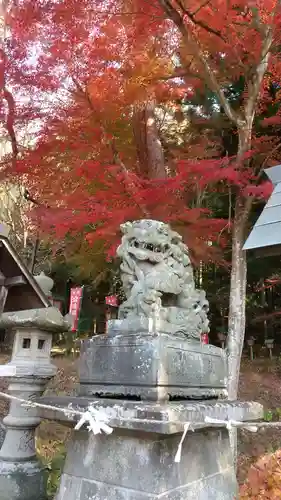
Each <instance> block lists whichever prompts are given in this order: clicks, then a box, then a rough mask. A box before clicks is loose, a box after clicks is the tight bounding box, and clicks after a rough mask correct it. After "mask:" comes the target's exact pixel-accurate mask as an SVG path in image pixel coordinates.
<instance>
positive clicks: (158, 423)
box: [40, 397, 263, 500]
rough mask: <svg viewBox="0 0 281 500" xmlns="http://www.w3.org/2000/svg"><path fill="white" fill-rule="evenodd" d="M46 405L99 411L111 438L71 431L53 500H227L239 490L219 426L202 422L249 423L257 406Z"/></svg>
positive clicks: (50, 414) (86, 401)
mask: <svg viewBox="0 0 281 500" xmlns="http://www.w3.org/2000/svg"><path fill="white" fill-rule="evenodd" d="M40 402H43V403H45V404H51V405H57V406H63V407H68V406H69V405H72V407H73V408H77V409H79V410H81V411H82V410H84V409H86V408H88V406H89V405H93V406H94V407H95V408H96V409H99V408H100V409H102V410H103V411H104V412H105V413H106V414H107V415H108V417H109V420H110V422H109V423H110V425H111V426H112V427H113V428H114V430H113V433H112V434H111V435H109V436H108V435H97V436H94V435H92V434H89V432H88V431H86V430H83V429H81V430H79V431H74V433H73V436H72V439H71V441H70V443H69V446H68V453H67V458H66V463H65V467H64V471H63V475H62V479H61V485H60V488H59V491H58V493H57V496H56V500H105V499H107V500H152V499H153V500H160V499H161V500H218V499H220V500H233V499H234V498H235V495H236V491H237V484H236V477H235V470H234V467H233V458H232V452H231V449H230V444H229V436H228V431H227V430H226V428H225V427H219V426H218V425H210V424H205V423H204V419H205V417H206V416H209V417H212V418H216V419H220V420H225V419H233V420H242V421H247V420H255V419H259V418H261V417H262V415H263V410H262V406H261V405H259V404H257V403H238V402H229V401H220V402H216V401H212V402H205V403H202V402H200V403H199V402H198V403H197V402H192V403H191V402H188V401H184V402H180V403H179V402H169V403H167V404H165V403H164V404H159V403H156V404H155V403H152V402H150V403H144V402H133V401H118V400H104V399H100V400H99V399H93V398H80V397H77V398H74V397H43V398H40ZM40 412H41V417H42V418H48V419H52V420H57V421H58V420H59V421H61V422H62V423H65V424H67V425H70V426H73V425H74V423H75V422H76V419H75V418H73V417H72V418H68V417H67V416H65V415H63V414H61V413H58V412H55V411H53V410H40ZM185 422H192V426H193V429H194V430H193V431H192V430H190V431H188V433H187V435H186V438H185V440H184V443H183V447H182V457H181V461H180V462H179V463H176V462H175V461H174V458H175V455H176V452H177V448H178V444H179V442H180V439H181V436H182V432H183V425H184V423H185Z"/></svg>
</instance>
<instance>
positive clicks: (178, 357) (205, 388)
mask: <svg viewBox="0 0 281 500" xmlns="http://www.w3.org/2000/svg"><path fill="white" fill-rule="evenodd" d="M79 378H80V391H79V393H80V395H81V396H103V397H110V396H120V397H121V396H122V397H125V398H126V397H133V398H136V399H142V400H150V401H164V400H168V399H173V398H188V399H206V398H208V399H209V398H217V397H225V396H226V355H225V352H224V351H223V350H222V349H220V348H218V347H214V346H211V345H205V344H201V343H200V342H189V341H187V340H183V339H181V338H176V337H173V336H169V335H166V334H157V333H154V334H144V333H142V334H141V335H127V336H126V335H122V336H121V335H120V336H115V337H107V336H98V337H93V338H92V339H90V340H88V341H86V342H84V343H83V346H82V350H81V356H80V364H79Z"/></svg>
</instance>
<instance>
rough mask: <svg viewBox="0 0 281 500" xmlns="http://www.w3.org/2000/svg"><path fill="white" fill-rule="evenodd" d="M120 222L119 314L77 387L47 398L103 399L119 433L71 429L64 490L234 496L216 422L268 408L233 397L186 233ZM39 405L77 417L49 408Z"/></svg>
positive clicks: (222, 430)
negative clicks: (207, 339) (205, 339)
mask: <svg viewBox="0 0 281 500" xmlns="http://www.w3.org/2000/svg"><path fill="white" fill-rule="evenodd" d="M121 229H122V233H123V238H122V242H121V245H120V247H119V249H118V255H119V257H120V258H121V273H122V280H123V285H124V291H125V293H126V301H125V302H124V303H123V304H122V305H121V307H120V310H119V318H118V319H117V320H113V321H111V322H110V324H109V327H108V335H103V336H96V337H93V338H92V339H90V340H88V341H85V342H84V344H83V348H82V352H81V357H80V388H79V394H78V396H76V397H51V396H50V397H45V398H41V399H40V401H41V402H44V403H46V404H52V405H55V406H56V405H57V406H62V407H66V408H67V407H69V405H70V404H71V405H72V407H73V408H76V409H78V410H80V411H83V410H86V409H87V408H89V407H90V406H92V407H93V408H95V409H96V410H101V411H103V413H104V414H106V415H107V417H108V418H109V425H110V426H111V427H113V433H112V434H110V435H104V434H98V435H93V434H91V433H90V432H88V430H87V429H86V428H84V427H82V428H81V429H80V430H76V431H74V433H73V436H72V439H71V441H70V443H69V446H68V453H67V457H66V463H65V467H64V471H63V475H62V478H61V484H60V488H59V491H58V493H57V496H56V500H152V499H154V500H160V499H161V500H218V499H220V500H233V499H234V498H235V496H236V493H237V483H236V477H235V470H234V466H233V455H232V452H231V447H230V443H229V435H228V430H227V428H226V426H225V425H224V424H221V423H220V421H221V420H223V421H226V420H239V421H250V420H255V419H259V418H262V415H263V411H262V407H261V405H259V404H257V403H247V402H244V403H240V402H230V401H228V400H227V392H226V374H227V371H226V354H225V351H223V350H222V349H220V348H217V347H214V346H212V345H206V344H202V343H201V341H200V338H201V334H202V332H206V331H207V330H208V319H207V312H208V302H207V300H206V298H205V293H204V292H203V291H201V290H197V289H196V288H195V285H194V279H193V273H192V267H191V263H190V259H189V255H188V249H187V247H186V246H185V245H184V244H183V242H182V239H181V237H180V236H179V235H178V234H177V233H175V232H174V231H172V230H171V229H170V227H169V226H168V225H167V224H164V223H162V222H158V221H152V220H141V221H136V222H132V223H127V224H125V225H123V226H122V228H121ZM41 416H42V417H44V418H49V419H56V420H60V421H61V422H64V423H65V424H66V425H74V424H75V423H76V419H75V418H74V417H70V416H65V415H63V414H59V413H58V412H56V411H52V410H42V411H41ZM206 417H209V418H211V419H215V420H217V421H218V422H216V421H215V422H211V423H210V422H209V423H208V422H206V420H205V419H206ZM184 430H185V432H186V436H184V435H183V431H184ZM184 437H185V438H184ZM183 438H184V439H183ZM180 443H181V446H180V447H181V453H179V449H178V446H179V444H180ZM176 456H177V458H176V460H175V457H176Z"/></svg>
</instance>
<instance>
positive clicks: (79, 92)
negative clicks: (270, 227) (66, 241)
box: [2, 0, 280, 397]
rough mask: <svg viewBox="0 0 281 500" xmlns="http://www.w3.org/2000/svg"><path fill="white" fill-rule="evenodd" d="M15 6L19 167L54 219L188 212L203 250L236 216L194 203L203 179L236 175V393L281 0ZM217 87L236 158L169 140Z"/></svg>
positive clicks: (60, 223)
mask: <svg viewBox="0 0 281 500" xmlns="http://www.w3.org/2000/svg"><path fill="white" fill-rule="evenodd" d="M3 16H4V18H5V23H6V25H7V26H8V28H9V29H8V35H7V34H6V38H5V37H4V38H5V40H4V41H5V43H4V44H3V51H2V54H3V64H2V74H3V83H2V90H3V92H2V95H3V102H4V99H6V103H7V105H6V107H4V106H3V110H4V111H3V114H4V115H5V116H4V121H5V120H6V128H7V130H8V132H9V134H10V137H11V140H12V144H13V151H12V162H10V165H12V168H11V172H12V174H13V175H16V176H19V175H20V176H22V178H23V180H24V181H25V182H27V184H28V188H29V189H30V192H31V193H32V195H33V196H34V197H39V198H40V199H41V200H42V205H41V208H40V209H37V213H38V210H39V212H40V213H39V215H40V219H41V224H42V227H45V228H46V229H47V230H48V231H51V232H52V233H55V234H56V236H57V237H64V236H65V235H66V234H68V233H72V234H75V233H79V234H81V233H83V234H84V235H85V237H87V238H88V239H89V241H91V240H92V238H101V239H103V240H104V241H105V242H108V241H111V238H112V236H114V235H116V232H117V231H118V225H119V224H120V223H121V222H123V221H124V220H125V219H130V218H138V217H155V218H160V219H163V220H167V221H171V222H176V223H177V224H180V225H181V230H182V231H183V232H185V236H186V238H187V243H188V244H189V245H190V246H191V247H193V248H195V249H196V251H197V253H198V252H199V253H200V249H201V248H202V243H203V241H210V240H215V239H216V238H217V234H218V232H219V231H220V230H221V229H223V227H225V221H220V220H215V219H211V218H210V214H209V213H207V212H206V210H203V209H202V207H201V206H199V207H196V206H195V208H194V205H196V203H195V202H196V201H197V198H198V191H199V192H202V190H204V189H206V188H207V187H208V186H209V187H210V186H211V187H212V188H213V186H216V185H218V183H219V182H220V181H224V182H225V183H228V184H230V185H231V186H232V189H233V192H234V193H235V194H236V204H235V213H234V219H233V233H232V234H233V247H232V250H233V251H232V275H231V297H230V309H229V335H228V347H229V350H230V354H231V355H230V362H229V369H230V374H231V375H232V377H230V381H231V383H230V386H229V395H230V397H236V392H237V373H238V372H239V363H240V354H241V346H242V345H243V338H244V329H245V293H246V256H245V252H243V250H242V247H243V243H244V239H245V234H246V230H247V221H248V216H249V213H250V209H251V204H252V201H253V196H252V195H256V194H258V195H259V196H261V195H263V194H264V193H263V188H262V189H261V188H260V186H258V189H257V188H256V186H257V183H258V178H259V175H260V167H261V166H260V164H259V167H258V168H257V169H256V168H255V165H254V164H253V162H249V161H248V160H247V158H248V156H247V154H248V153H249V151H251V150H252V148H253V143H252V139H253V124H254V119H255V116H256V114H257V113H262V112H263V109H264V107H265V106H266V104H267V103H268V100H269V99H270V96H269V92H268V88H269V83H270V82H272V81H274V82H275V83H276V82H277V83H278V82H279V76H280V61H279V45H280V40H279V37H280V35H279V33H280V7H279V3H278V1H277V0H259V1H256V0H255V1H251V0H235V1H234V0H227V1H226V0H209V1H205V2H204V1H203V0H201V1H200V2H199V1H198V0H188V1H187V0H182V1H181V0H167V1H166V0H154V1H150V2H149V1H146V0H128V1H126V0H124V1H118V0H115V1H113V0H112V1H111V0H108V1H106V2H104V1H99V0H95V1H92V0H91V1H89V0H79V1H78V0H64V1H61V2H52V1H48V2H47V1H42V2H37V3H36V4H35V3H34V2H31V1H30V0H23V1H22V2H20V3H13V2H11V3H9V2H7V4H6V11H5V13H4V14H3ZM241 77H242V78H243V80H244V91H243V93H242V95H241V96H240V97H239V99H236V100H235V101H233V100H232V99H231V96H230V94H229V88H230V87H231V85H233V83H234V82H236V81H237V80H238V79H239V78H241ZM7 83H8V84H9V86H8V85H7ZM206 87H207V88H209V90H210V91H212V93H213V94H214V95H215V98H216V103H217V104H216V106H217V108H218V109H219V108H220V109H221V110H222V111H223V113H224V114H225V116H226V118H227V119H228V121H229V122H230V123H231V124H232V126H233V127H234V129H235V130H236V134H237V137H238V148H237V152H236V153H237V154H236V155H235V160H234V159H217V160H213V159H210V158H204V152H203V151H202V144H203V143H202V142H201V152H200V155H198V150H197V154H196V155H195V154H194V149H192V146H191V144H189V143H185V144H184V145H183V146H182V147H177V148H176V150H175V152H174V151H172V152H171V151H167V148H166V144H165V141H164V140H163V134H162V135H161V122H163V121H165V119H166V115H167V110H168V115H169V113H170V114H172V116H173V117H174V116H175V113H176V105H178V103H179V102H180V101H181V100H182V99H183V98H184V97H185V96H187V95H192V94H193V93H195V92H196V91H198V90H201V91H204V89H206ZM6 88H9V89H10V90H9V92H10V95H11V96H12V98H13V101H12V99H11V98H10V95H9V98H8V95H7V92H6V91H5V89H6ZM15 100H17V105H16V106H15ZM7 106H8V113H7ZM165 113H166V115H165ZM276 120H277V119H276V118H275V123H276ZM26 123H27V124H28V125H29V126H31V124H32V125H33V143H32V145H31V147H29V148H27V149H25V148H24V147H22V145H21V144H20V141H16V135H17V131H20V130H22V127H23V125H24V124H26ZM166 123H167V121H166ZM18 135H19V133H18ZM34 138H36V140H35V139H34ZM254 146H255V144H254ZM198 156H200V161H198ZM196 157H197V158H196ZM196 160H197V161H196ZM249 194H250V195H251V196H249ZM46 205H48V208H46ZM201 253H202V252H201ZM201 257H202V255H200V258H201Z"/></svg>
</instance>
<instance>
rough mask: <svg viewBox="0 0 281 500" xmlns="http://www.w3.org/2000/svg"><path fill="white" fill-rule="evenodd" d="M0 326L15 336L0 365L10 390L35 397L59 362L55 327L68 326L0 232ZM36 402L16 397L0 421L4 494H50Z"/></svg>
mask: <svg viewBox="0 0 281 500" xmlns="http://www.w3.org/2000/svg"><path fill="white" fill-rule="evenodd" d="M0 313H1V314H0V328H2V329H5V330H6V331H7V334H8V335H9V336H11V337H12V340H13V352H12V357H11V361H10V362H9V363H7V364H6V365H0V376H2V377H6V378H7V380H8V382H9V387H8V393H9V394H10V395H11V396H14V397H17V398H22V399H25V400H34V399H36V398H38V397H39V396H40V395H41V394H42V393H43V391H44V389H45V387H46V384H47V382H48V381H49V379H51V378H52V377H53V376H54V374H55V372H56V368H55V367H54V365H53V364H52V363H51V359H50V355H51V345H52V333H55V332H63V331H66V330H67V329H68V328H69V325H68V324H67V323H66V322H65V320H64V318H63V317H62V316H61V314H60V312H59V311H58V310H57V309H56V308H54V307H50V303H49V300H48V298H47V297H46V295H45V294H44V291H43V290H42V289H41V287H40V285H39V283H37V281H36V279H34V277H33V276H32V275H31V274H30V272H29V271H28V269H27V268H26V267H25V265H24V263H23V262H22V261H21V259H20V258H19V256H18V255H17V253H16V251H15V250H14V248H13V247H12V246H11V244H10V243H9V241H8V239H7V238H6V237H4V236H3V235H0ZM40 422H41V419H40V417H39V415H38V411H37V409H36V408H31V407H27V406H22V404H21V403H20V402H19V401H16V400H13V401H12V402H11V404H10V409H9V413H8V415H7V416H6V417H5V418H4V419H3V423H4V426H5V427H4V436H3V427H2V426H1V431H2V435H1V445H2V446H1V449H0V498H1V500H46V474H45V472H44V468H43V467H42V465H41V463H40V462H39V461H38V459H37V457H36V451H35V431H36V427H37V426H38V425H39V423H40Z"/></svg>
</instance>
